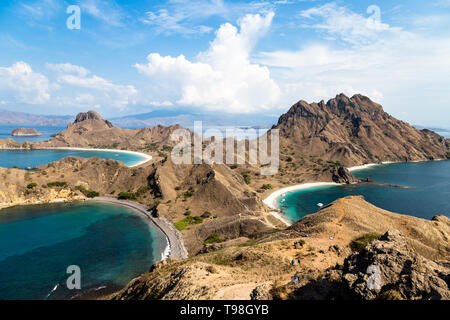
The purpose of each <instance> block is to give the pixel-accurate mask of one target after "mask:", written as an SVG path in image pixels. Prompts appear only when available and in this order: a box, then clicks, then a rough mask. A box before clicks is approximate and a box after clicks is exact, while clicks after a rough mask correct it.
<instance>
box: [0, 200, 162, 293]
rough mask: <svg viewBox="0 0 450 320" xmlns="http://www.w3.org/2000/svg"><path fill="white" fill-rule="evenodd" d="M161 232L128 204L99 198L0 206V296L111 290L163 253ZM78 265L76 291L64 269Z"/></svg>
mask: <svg viewBox="0 0 450 320" xmlns="http://www.w3.org/2000/svg"><path fill="white" fill-rule="evenodd" d="M166 248H167V239H166V237H165V235H164V234H163V233H162V232H161V231H160V230H159V229H157V228H156V227H153V226H152V225H150V224H149V221H148V220H146V218H144V217H142V216H140V215H138V214H136V213H135V212H134V211H132V210H131V209H127V208H125V207H121V206H114V205H110V204H103V203H91V202H89V203H64V204H63V203H59V204H46V205H32V206H18V207H13V208H7V209H3V210H1V211H0V300H1V299H27V300H28V299H33V300H34V299H70V298H73V297H75V296H78V295H80V294H85V293H89V292H93V291H96V290H99V289H103V290H104V289H105V288H106V289H109V290H116V289H119V288H121V287H123V286H124V285H126V284H127V283H128V282H129V281H130V280H132V279H133V278H134V277H136V276H138V275H140V274H142V273H144V272H146V271H148V270H149V268H150V266H151V265H152V264H153V263H154V262H157V261H159V260H161V259H162V252H165V251H166ZM70 265H77V266H79V267H80V268H81V286H82V288H81V291H79V290H75V291H72V290H68V289H67V288H66V285H65V284H66V279H67V278H68V277H69V275H68V274H67V273H66V269H67V267H68V266H70Z"/></svg>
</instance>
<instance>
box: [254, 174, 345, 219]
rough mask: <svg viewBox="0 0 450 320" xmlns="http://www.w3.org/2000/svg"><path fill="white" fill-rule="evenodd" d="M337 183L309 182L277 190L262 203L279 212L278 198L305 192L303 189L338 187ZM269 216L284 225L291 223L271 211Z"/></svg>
mask: <svg viewBox="0 0 450 320" xmlns="http://www.w3.org/2000/svg"><path fill="white" fill-rule="evenodd" d="M339 185H340V184H339V183H335V182H310V183H302V184H297V185H294V186H290V187H286V188H282V189H278V190H276V191H274V192H272V193H271V194H270V195H269V196H268V197H267V198H265V199H264V200H263V202H264V203H265V204H266V205H267V206H268V207H270V208H272V209H274V210H279V208H278V205H277V201H278V199H279V198H280V197H282V196H284V195H285V194H287V193H290V192H294V191H298V190H305V189H311V188H317V187H326V186H339ZM271 214H272V215H273V216H274V217H275V218H277V219H278V220H281V221H282V222H283V223H285V224H286V225H288V226H289V225H291V224H292V223H291V222H290V221H289V220H288V219H287V218H286V217H284V216H283V215H282V214H280V213H279V212H276V211H272V212H271Z"/></svg>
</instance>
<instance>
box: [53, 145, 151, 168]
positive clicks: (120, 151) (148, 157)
mask: <svg viewBox="0 0 450 320" xmlns="http://www.w3.org/2000/svg"><path fill="white" fill-rule="evenodd" d="M45 149H57V150H78V151H101V152H114V153H126V154H134V155H137V156H140V157H142V158H143V159H142V161H139V162H137V163H136V164H133V165H132V166H129V167H130V168H133V167H137V166H140V165H142V164H144V163H146V162H148V161H150V160H152V156H151V155H148V154H145V153H142V152H137V151H129V150H117V149H92V148H70V147H54V148H45Z"/></svg>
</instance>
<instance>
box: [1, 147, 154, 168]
mask: <svg viewBox="0 0 450 320" xmlns="http://www.w3.org/2000/svg"><path fill="white" fill-rule="evenodd" d="M67 157H80V158H92V157H98V158H102V159H113V160H117V161H120V162H122V163H123V164H124V165H126V166H129V167H132V166H136V165H139V164H141V163H143V162H145V161H146V160H149V159H150V158H151V157H150V156H147V155H144V154H139V153H137V152H129V151H128V152H127V151H117V150H94V149H93V150H84V149H36V150H19V149H14V150H12V149H8V150H0V167H4V168H11V167H14V166H17V167H19V168H22V169H25V168H28V167H31V168H35V167H38V166H41V165H45V164H48V163H50V162H54V161H58V160H61V159H63V158H67Z"/></svg>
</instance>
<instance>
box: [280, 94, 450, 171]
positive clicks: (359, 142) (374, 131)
mask: <svg viewBox="0 0 450 320" xmlns="http://www.w3.org/2000/svg"><path fill="white" fill-rule="evenodd" d="M274 128H276V129H279V130H280V144H281V147H282V148H283V149H285V150H289V149H290V150H292V151H296V152H298V153H299V154H300V155H302V156H303V157H308V156H312V157H319V158H322V160H329V161H336V160H339V161H340V162H341V163H343V164H345V165H355V164H361V163H370V162H372V163H373V162H381V161H412V160H432V159H446V158H447V157H449V155H450V152H449V151H450V140H446V139H445V138H444V137H442V136H440V135H438V134H437V133H435V132H433V131H431V130H428V129H423V130H417V129H416V128H414V127H412V126H411V125H409V124H408V123H406V122H403V121H401V120H397V119H396V118H394V117H392V116H390V115H389V114H388V113H386V112H384V110H383V108H382V106H381V105H379V104H377V103H375V102H373V101H371V100H370V99H369V98H367V97H365V96H362V95H355V96H353V97H351V98H349V97H347V96H345V95H344V94H340V95H338V96H336V98H334V99H331V100H329V101H328V102H326V103H325V102H324V101H321V102H319V103H311V104H309V103H307V102H305V101H299V102H298V103H296V104H295V105H293V106H292V107H291V109H290V110H289V111H288V112H287V113H285V114H284V115H282V116H281V117H280V119H279V120H278V124H277V125H276V126H274ZM292 151H291V152H292Z"/></svg>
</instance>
